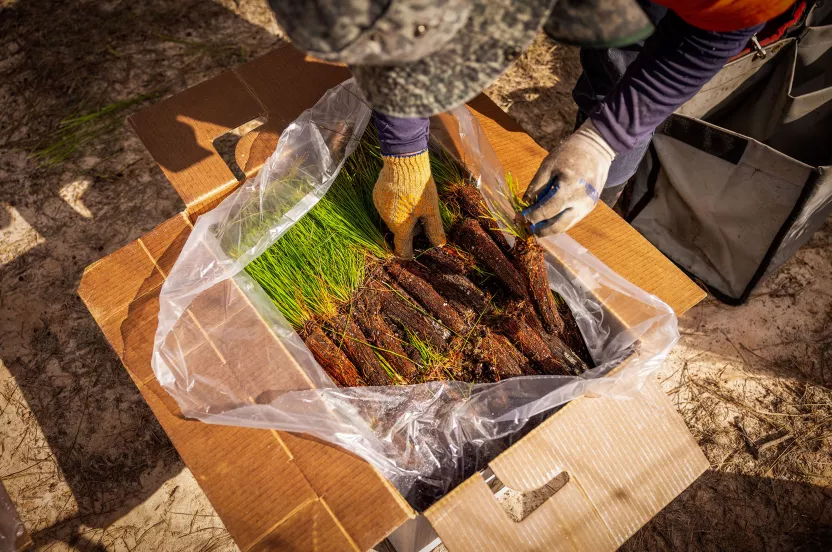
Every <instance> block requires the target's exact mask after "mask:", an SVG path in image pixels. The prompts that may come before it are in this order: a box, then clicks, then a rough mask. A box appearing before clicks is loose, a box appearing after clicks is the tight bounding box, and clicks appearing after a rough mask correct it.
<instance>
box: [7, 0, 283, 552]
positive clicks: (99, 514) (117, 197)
mask: <svg viewBox="0 0 832 552" xmlns="http://www.w3.org/2000/svg"><path fill="white" fill-rule="evenodd" d="M0 37H2V38H0V103H2V105H3V107H4V110H3V111H4V116H3V117H2V118H0V137H2V138H0V248H1V249H0V289H2V292H0V361H2V364H5V366H6V368H7V369H8V370H9V371H10V372H11V374H12V375H13V377H14V382H15V384H16V388H15V387H14V386H9V387H7V388H4V389H2V390H0V391H2V394H3V395H2V396H3V398H4V399H6V402H7V405H12V404H13V403H14V404H23V402H25V404H26V405H28V409H30V410H31V412H32V413H33V414H34V416H33V418H32V419H28V418H26V417H25V416H24V417H23V418H22V419H23V420H24V421H25V423H24V424H22V425H21V427H17V428H15V427H11V426H10V428H6V429H4V431H3V432H0V439H2V441H0V458H2V459H3V461H2V462H0V465H2V468H0V476H2V478H3V480H4V483H5V484H6V485H7V486H8V487H10V490H12V491H14V494H15V495H16V496H17V497H20V499H19V500H18V502H19V504H18V506H19V507H20V509H21V511H23V512H25V515H26V518H27V519H26V521H27V524H28V525H29V527H30V529H34V537H35V540H36V543H38V544H43V543H46V542H50V541H51V540H54V539H57V540H63V541H65V542H67V543H68V544H70V545H72V546H76V547H80V548H81V549H86V550H97V549H102V548H101V546H102V545H101V544H100V541H99V543H98V544H95V543H93V542H92V541H91V542H88V543H86V544H85V542H84V539H86V538H87V537H85V536H83V535H80V534H78V528H79V527H80V526H81V525H84V526H87V527H90V526H91V527H106V526H108V525H109V524H110V523H112V522H113V521H114V520H115V519H117V518H119V517H120V516H122V515H123V514H124V513H126V512H127V511H129V510H130V509H132V508H133V507H135V506H136V505H137V504H140V503H141V502H143V501H144V500H145V499H146V498H147V497H148V496H150V495H151V494H153V493H154V492H155V491H156V490H157V489H158V488H159V485H161V484H162V483H163V482H164V481H166V480H167V479H169V478H170V477H172V476H174V475H175V474H177V473H178V472H179V471H181V469H182V464H181V461H180V460H179V459H178V456H177V455H176V452H175V450H174V449H173V447H172V446H171V444H170V442H169V441H168V439H167V437H166V436H165V434H164V432H163V431H162V429H161V428H160V427H159V425H158V423H157V422H156V420H155V418H154V417H153V415H152V413H151V412H150V409H149V408H148V407H147V405H146V404H145V403H144V401H143V400H142V398H141V396H140V395H139V393H138V391H137V389H136V387H135V386H134V384H133V382H132V381H131V380H130V379H129V377H128V375H127V373H126V372H125V370H124V369H123V367H122V366H121V363H120V362H119V360H118V358H117V357H116V355H115V354H114V352H113V351H112V350H111V349H110V347H109V345H108V344H107V342H106V341H105V339H104V337H103V335H102V334H101V332H100V330H99V328H98V326H97V325H96V323H95V321H94V320H93V319H92V317H91V316H90V314H89V313H88V312H87V309H86V308H85V307H84V305H83V304H82V303H81V301H80V300H79V298H78V297H77V295H76V293H75V291H76V288H77V286H78V283H79V280H80V278H81V274H82V272H83V269H84V267H86V266H87V265H88V264H90V263H92V262H94V261H95V260H97V259H99V258H101V257H103V256H105V255H106V254H108V253H110V252H112V251H114V250H116V249H118V248H119V247H121V246H123V245H125V244H126V243H128V242H129V241H131V240H133V239H135V238H136V237H138V236H139V235H141V234H142V233H144V232H146V231H148V230H150V229H152V228H153V227H154V226H156V225H157V224H158V223H160V222H162V221H164V220H166V219H168V218H169V217H171V216H173V215H174V214H176V213H177V212H179V211H180V210H182V209H183V207H184V206H183V205H182V203H181V200H180V199H179V197H178V196H177V195H176V193H175V192H174V190H173V189H172V188H171V187H170V185H169V183H168V182H167V180H166V179H165V178H164V176H163V175H162V173H161V171H159V170H158V168H156V166H155V163H153V161H152V160H151V159H150V158H149V156H148V155H147V154H146V153H145V151H144V148H143V147H142V145H141V143H140V142H139V141H138V140H137V139H136V138H135V136H134V135H133V134H132V131H130V130H129V129H127V128H126V126H125V125H124V124H123V121H124V119H125V117H126V116H127V115H128V114H129V113H130V112H133V111H135V110H137V109H139V108H142V107H144V106H147V105H149V104H150V103H152V102H153V101H155V100H157V99H159V98H161V97H164V96H167V95H169V94H172V93H174V92H177V91H179V90H181V89H183V88H186V87H188V86H191V85H193V84H195V83H197V82H199V81H201V80H204V79H206V78H208V77H211V76H213V75H215V74H217V73H219V72H220V71H222V70H224V69H226V68H229V67H232V66H235V65H238V64H240V63H242V62H243V61H246V59H248V58H250V57H253V56H256V55H260V54H262V53H264V52H266V51H268V50H270V49H272V48H274V47H276V46H277V44H279V42H280V41H279V39H278V38H277V37H276V36H275V35H274V34H271V33H269V32H267V31H266V30H264V29H263V28H261V27H259V26H256V25H253V24H251V23H249V22H248V21H246V20H245V19H243V18H242V17H239V16H238V15H236V14H235V13H234V12H233V11H230V10H229V9H227V8H226V7H223V6H222V5H219V4H217V3H215V2H212V1H210V0H198V1H191V2H187V3H185V2H181V3H180V2H166V1H161V0H152V1H150V2H142V3H135V2H119V1H115V2H104V3H99V2H82V1H75V2H57V1H50V2H35V1H31V0H20V1H18V2H14V3H10V4H9V5H8V7H3V8H0ZM90 113H92V114H95V115H94V116H93V117H92V118H88V119H90V120H89V121H86V124H84V125H79V126H78V127H77V128H74V127H72V121H71V119H72V118H73V117H77V116H78V115H79V114H90ZM62 121H63V122H64V125H63V130H62V126H61V122H62ZM76 121H77V119H76ZM67 128H68V129H69V130H67ZM33 152H39V153H40V154H41V155H42V156H41V157H40V158H38V159H34V158H32V157H31V154H32V153H33ZM18 389H19V391H18ZM21 395H22V396H21ZM11 423H12V422H9V424H11ZM9 429H10V431H7V430H9ZM40 432H42V436H43V437H44V438H45V441H46V443H45V445H48V446H44V443H42V442H40V441H38V439H37V438H35V435H36V434H40ZM50 464H55V465H56V468H52V471H51V473H52V474H53V475H54V474H55V472H56V471H59V472H60V474H59V475H58V477H48V476H47V474H48V472H49V470H47V469H46V467H47V466H49V465H50ZM61 474H62V478H61V477H60V475H61ZM63 485H68V487H69V490H70V491H71V496H69V495H68V494H67V493H62V492H61V491H62V488H65V487H63ZM21 501H22V504H20V502H21ZM73 502H74V503H75V505H73ZM56 503H57V504H63V505H64V507H63V508H61V507H56V506H55V504H56ZM87 545H89V546H87Z"/></svg>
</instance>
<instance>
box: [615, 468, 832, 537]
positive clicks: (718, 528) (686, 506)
mask: <svg viewBox="0 0 832 552" xmlns="http://www.w3.org/2000/svg"><path fill="white" fill-rule="evenodd" d="M726 490H730V491H731V492H730V493H727V492H726ZM831 504H832V490H830V489H824V488H821V487H818V486H814V485H808V484H806V483H797V482H793V481H784V480H782V479H770V478H761V477H752V476H747V475H740V474H734V473H725V472H719V471H715V470H708V471H707V472H705V474H703V475H702V476H701V477H700V478H699V479H698V480H696V482H694V484H693V485H691V486H690V487H689V488H688V489H687V490H686V491H685V492H684V493H682V494H681V495H680V496H679V497H678V498H677V499H676V500H674V501H673V502H672V503H671V504H670V505H668V506H667V507H666V508H665V509H664V510H663V511H662V514H661V516H660V518H657V519H660V521H661V523H655V522H652V523H650V524H648V525H647V526H645V527H644V528H642V529H641V531H639V532H638V533H636V534H635V535H633V537H632V538H630V540H629V541H627V543H625V545H624V546H623V548H622V550H624V551H632V552H653V551H667V550H680V551H681V550H685V551H694V550H736V551H741V550H767V551H770V552H774V551H783V552H785V551H800V552H828V551H829V550H830V549H832V507H830V505H831Z"/></svg>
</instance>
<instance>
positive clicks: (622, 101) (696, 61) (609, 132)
mask: <svg viewBox="0 0 832 552" xmlns="http://www.w3.org/2000/svg"><path fill="white" fill-rule="evenodd" d="M762 27H763V26H762V25H759V26H756V27H751V28H748V29H742V30H739V31H732V32H714V31H705V30H702V29H699V28H697V27H694V26H693V25H690V24H688V23H685V22H684V21H683V20H682V19H681V18H680V17H679V16H678V15H676V14H675V13H673V12H668V14H667V15H666V16H665V17H664V18H663V19H662V20H661V21H660V22H659V24H658V25H657V26H656V32H655V33H654V34H653V36H651V37H650V38H649V39H648V40H647V42H645V44H644V49H643V50H642V51H641V53H639V55H638V57H636V59H635V61H633V63H632V64H631V65H630V66H629V67H628V68H627V71H626V72H625V73H624V76H623V77H622V79H621V80H620V81H619V83H618V85H617V86H616V87H615V88H614V89H613V91H612V92H611V93H610V94H608V95H607V96H606V97H605V98H604V99H603V101H601V102H600V103H599V104H598V105H597V106H596V107H595V109H593V110H592V111H591V112H590V113H589V117H590V119H592V122H593V123H595V127H596V128H597V129H598V132H600V133H601V135H602V136H603V137H604V139H606V140H607V142H609V144H610V146H612V148H613V149H614V150H615V151H616V152H617V153H624V152H626V151H629V150H631V149H633V148H634V147H636V146H637V145H638V144H640V143H643V142H644V141H645V140H648V139H649V138H650V135H651V134H652V133H653V131H654V130H656V127H657V126H659V125H660V124H661V123H662V121H664V120H665V119H666V118H667V117H669V116H670V114H671V113H673V112H674V111H675V110H676V109H677V108H678V107H680V106H681V105H682V104H683V103H685V102H686V101H688V100H689V99H690V98H692V97H693V96H694V95H695V94H696V93H697V92H698V91H699V90H700V89H701V88H702V87H703V86H704V85H705V84H706V83H707V82H708V81H709V80H710V79H711V78H712V77H713V76H714V75H716V73H717V72H718V71H719V70H720V69H721V68H722V67H723V65H725V63H726V62H727V61H728V60H729V59H731V58H732V57H733V56H735V55H736V54H738V53H739V52H741V51H742V50H743V48H745V46H746V45H747V44H748V40H749V39H750V38H751V36H752V35H753V34H754V33H756V32H757V31H759V30H760V29H762Z"/></svg>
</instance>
